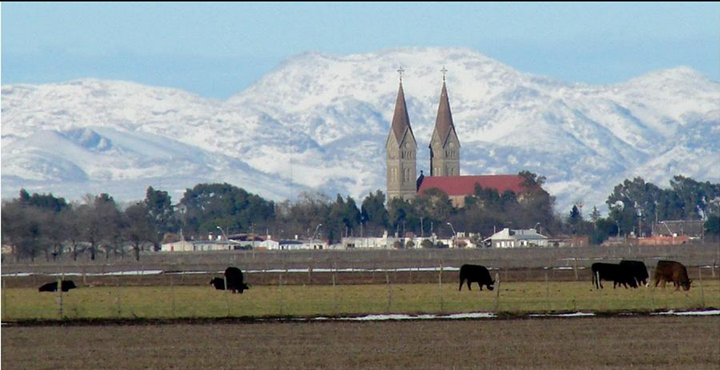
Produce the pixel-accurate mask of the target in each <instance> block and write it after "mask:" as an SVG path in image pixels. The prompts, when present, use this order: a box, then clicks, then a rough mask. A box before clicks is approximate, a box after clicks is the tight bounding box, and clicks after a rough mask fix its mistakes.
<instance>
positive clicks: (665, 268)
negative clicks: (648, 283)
mask: <svg viewBox="0 0 720 370" xmlns="http://www.w3.org/2000/svg"><path fill="white" fill-rule="evenodd" d="M661 281H662V287H663V288H665V283H666V282H668V281H671V282H672V283H673V285H675V290H679V289H680V287H682V288H683V289H684V290H686V291H687V290H690V284H692V280H690V278H688V274H687V269H686V268H685V266H684V265H683V264H682V263H680V262H675V261H658V264H657V267H655V287H657V286H658V283H660V282H661Z"/></svg>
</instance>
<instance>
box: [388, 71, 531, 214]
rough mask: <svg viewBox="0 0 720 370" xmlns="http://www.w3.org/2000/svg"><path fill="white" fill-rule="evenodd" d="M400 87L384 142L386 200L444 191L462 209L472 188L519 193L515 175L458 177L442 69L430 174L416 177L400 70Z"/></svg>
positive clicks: (414, 148) (455, 136)
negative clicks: (431, 191) (432, 190)
mask: <svg viewBox="0 0 720 370" xmlns="http://www.w3.org/2000/svg"><path fill="white" fill-rule="evenodd" d="M398 72H399V73H400V87H399V89H398V94H397V100H396V101H395V112H394V114H393V118H392V124H391V126H390V133H389V134H388V138H387V142H386V143H385V151H386V153H387V155H386V159H385V160H386V164H387V199H388V201H389V200H391V199H393V198H398V197H399V198H402V199H404V200H407V201H411V200H412V199H413V198H414V197H415V196H416V195H418V194H422V193H424V192H425V191H427V190H429V189H439V190H441V191H443V192H445V193H446V194H447V195H448V196H449V197H450V200H451V201H452V203H453V205H454V206H455V207H462V206H463V205H464V202H465V196H467V195H472V194H473V193H474V190H475V185H476V184H479V185H480V186H481V187H482V188H484V189H487V188H491V189H495V190H497V191H498V192H499V193H501V194H502V193H503V192H505V191H506V190H511V191H513V192H515V193H516V194H519V193H522V192H523V183H524V179H523V177H521V176H519V175H480V176H467V175H466V176H461V175H460V139H459V138H458V133H457V131H456V129H455V124H454V123H453V119H452V112H451V111H450V100H449V98H448V92H447V86H446V85H445V72H447V70H446V69H445V68H444V67H443V69H442V73H443V83H442V90H441V92H440V103H439V105H438V110H437V118H436V119H435V129H434V131H433V134H432V137H430V145H429V147H430V174H429V176H425V175H424V174H423V173H422V171H421V174H420V176H419V177H418V176H417V165H416V162H417V141H416V140H415V135H414V134H413V131H412V126H411V125H410V117H409V116H408V111H407V105H406V104H405V92H404V91H403V85H402V72H403V70H402V68H400V69H399V70H398Z"/></svg>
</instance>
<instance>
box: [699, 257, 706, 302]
mask: <svg viewBox="0 0 720 370" xmlns="http://www.w3.org/2000/svg"><path fill="white" fill-rule="evenodd" d="M698 277H699V278H700V308H703V309H704V308H705V289H703V278H702V266H698Z"/></svg>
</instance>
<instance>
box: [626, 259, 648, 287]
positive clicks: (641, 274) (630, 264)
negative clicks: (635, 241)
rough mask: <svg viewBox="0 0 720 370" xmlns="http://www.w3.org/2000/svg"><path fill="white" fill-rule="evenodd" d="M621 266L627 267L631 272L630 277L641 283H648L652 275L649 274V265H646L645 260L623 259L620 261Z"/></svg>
mask: <svg viewBox="0 0 720 370" xmlns="http://www.w3.org/2000/svg"><path fill="white" fill-rule="evenodd" d="M620 266H621V267H623V268H625V269H626V270H627V271H629V273H630V278H631V279H634V280H635V282H636V283H637V284H638V285H640V284H642V285H645V286H647V285H648V279H649V278H650V275H648V271H647V267H646V266H645V262H643V261H630V260H623V261H620Z"/></svg>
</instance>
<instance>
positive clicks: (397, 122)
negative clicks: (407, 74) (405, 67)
mask: <svg viewBox="0 0 720 370" xmlns="http://www.w3.org/2000/svg"><path fill="white" fill-rule="evenodd" d="M400 71H402V68H400ZM391 127H392V132H393V133H394V134H395V140H397V142H398V143H399V142H400V141H402V139H403V136H404V135H405V131H410V135H412V127H410V117H409V116H408V112H407V104H406V103H405V92H404V91H403V85H402V77H400V88H398V94H397V99H396V100H395V113H393V119H392V125H391ZM413 140H415V137H414V136H413Z"/></svg>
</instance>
